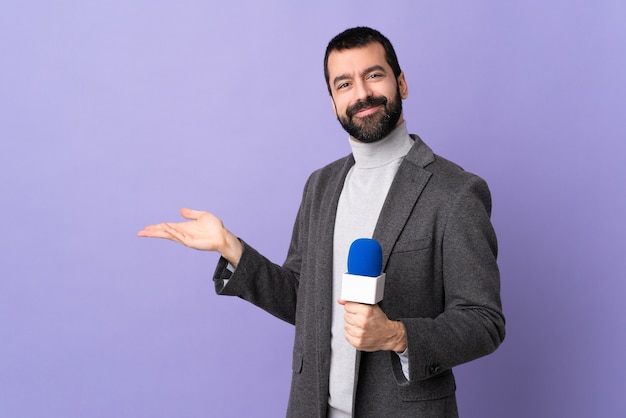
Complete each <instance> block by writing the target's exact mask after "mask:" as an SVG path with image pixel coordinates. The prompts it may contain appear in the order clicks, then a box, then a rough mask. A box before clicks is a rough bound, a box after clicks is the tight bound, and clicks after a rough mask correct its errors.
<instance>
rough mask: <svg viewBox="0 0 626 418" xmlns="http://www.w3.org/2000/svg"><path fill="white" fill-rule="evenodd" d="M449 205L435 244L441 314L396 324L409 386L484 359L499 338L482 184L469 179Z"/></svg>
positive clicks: (495, 275)
mask: <svg viewBox="0 0 626 418" xmlns="http://www.w3.org/2000/svg"><path fill="white" fill-rule="evenodd" d="M452 202H453V203H452V205H451V206H450V209H449V210H448V211H447V213H446V214H445V219H444V227H443V233H442V238H441V240H440V242H438V243H436V245H438V246H439V247H440V248H438V249H437V251H439V253H440V254H441V261H440V263H441V264H440V265H441V269H440V273H439V274H441V275H442V283H443V287H444V289H443V292H444V298H443V300H444V307H443V311H442V313H441V314H439V315H438V316H437V317H435V318H405V319H401V321H402V322H403V323H404V325H405V327H406V330H407V342H408V349H409V370H410V376H411V380H423V379H428V378H430V377H432V376H434V375H437V374H440V373H442V372H444V371H446V370H449V369H451V368H452V367H454V366H456V365H459V364H462V363H465V362H468V361H471V360H473V359H476V358H478V357H481V356H484V355H487V354H489V353H491V352H493V351H494V350H495V349H496V348H497V347H498V346H499V345H500V343H501V342H502V340H503V339H504V335H505V331H504V324H505V321H504V316H503V314H502V307H501V301H500V274H499V270H498V266H497V264H496V256H497V242H496V236H495V232H494V230H493V227H492V225H491V222H490V219H489V217H490V212H491V196H490V193H489V189H488V187H487V184H486V183H485V182H484V181H483V180H482V179H480V178H479V177H477V176H473V175H471V176H469V177H468V179H467V181H465V183H464V184H463V186H462V187H461V188H460V191H458V192H457V193H456V195H455V196H454V197H453V199H452Z"/></svg>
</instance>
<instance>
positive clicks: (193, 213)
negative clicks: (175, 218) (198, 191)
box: [180, 208, 202, 221]
mask: <svg viewBox="0 0 626 418" xmlns="http://www.w3.org/2000/svg"><path fill="white" fill-rule="evenodd" d="M201 213H202V212H200V211H199V210H194V209H189V208H182V209H181V210H180V214H181V215H182V216H183V218H185V219H189V220H192V221H195V220H196V219H198V218H199V217H200V214H201Z"/></svg>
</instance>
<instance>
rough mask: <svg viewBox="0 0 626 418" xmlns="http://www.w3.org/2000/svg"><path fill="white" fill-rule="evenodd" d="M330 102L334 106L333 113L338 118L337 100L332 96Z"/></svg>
mask: <svg viewBox="0 0 626 418" xmlns="http://www.w3.org/2000/svg"><path fill="white" fill-rule="evenodd" d="M330 102H331V103H332V105H333V112H335V117H337V105H336V104H335V99H334V98H333V96H332V95H331V96H330Z"/></svg>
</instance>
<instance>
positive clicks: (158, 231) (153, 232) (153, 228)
mask: <svg viewBox="0 0 626 418" xmlns="http://www.w3.org/2000/svg"><path fill="white" fill-rule="evenodd" d="M137 235H138V236H140V237H148V238H166V239H172V238H171V236H170V234H169V233H168V232H167V231H165V230H164V229H163V228H162V227H161V225H150V226H147V227H145V228H144V229H143V230H141V231H139V232H138V233H137Z"/></svg>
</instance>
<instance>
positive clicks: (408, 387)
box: [398, 370, 456, 402]
mask: <svg viewBox="0 0 626 418" xmlns="http://www.w3.org/2000/svg"><path fill="white" fill-rule="evenodd" d="M455 391H456V383H455V381H454V375H453V374H452V371H450V370H448V371H447V372H444V373H442V374H440V375H437V376H433V377H431V378H429V379H426V380H415V381H413V380H412V381H405V382H404V383H402V384H400V385H398V396H399V398H400V399H401V400H403V401H405V402H407V401H408V402H414V401H427V400H435V399H441V398H446V397H448V396H451V395H452V394H454V392H455Z"/></svg>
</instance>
